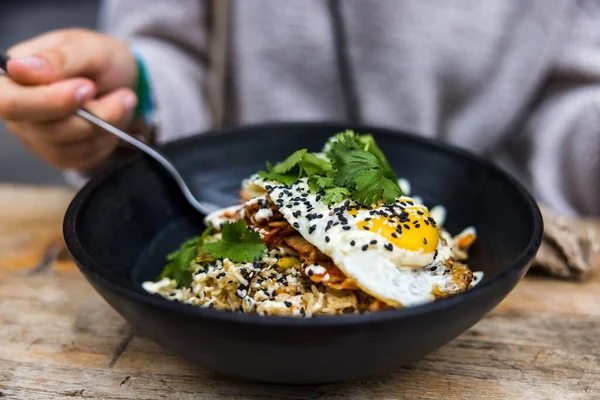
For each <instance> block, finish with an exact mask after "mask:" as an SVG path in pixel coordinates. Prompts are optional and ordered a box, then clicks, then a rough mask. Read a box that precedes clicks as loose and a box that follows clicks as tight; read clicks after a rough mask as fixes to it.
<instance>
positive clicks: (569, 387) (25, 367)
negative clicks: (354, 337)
mask: <svg viewBox="0 0 600 400" xmlns="http://www.w3.org/2000/svg"><path fill="white" fill-rule="evenodd" d="M71 196H72V193H71V192H70V191H68V190H65V189H60V188H51V187H49V188H40V187H16V186H8V185H0V397H4V398H8V399H27V400H34V399H72V398H73V397H75V398H78V397H82V398H89V399H221V398H223V399H238V398H252V399H269V398H273V399H317V398H319V399H363V398H364V399H371V400H372V399H436V400H437V399H477V400H480V399H528V400H530V399H557V400H558V399H560V400H567V399H600V274H597V276H596V278H594V279H593V280H592V281H590V282H587V283H569V282H562V281H557V280H553V279H549V278H543V277H532V276H529V277H527V278H525V279H524V280H523V281H522V282H521V283H520V284H519V285H518V286H517V288H516V289H515V290H514V291H513V293H511V295H510V296H509V297H508V298H507V299H506V300H505V301H504V302H503V303H502V304H501V305H500V306H498V307H497V308H496V309H495V310H494V311H493V312H492V313H491V314H489V315H488V316H487V317H486V318H485V319H483V320H482V321H481V322H479V323H478V324H477V325H475V326H474V327H473V328H472V329H470V330H469V331H467V332H466V333H465V334H463V335H462V336H460V337H459V338H457V339H456V340H454V341H452V342H451V343H449V344H448V345H446V346H444V347H443V348H441V349H440V350H438V351H436V352H434V353H433V354H431V355H429V356H428V357H427V358H425V359H424V360H422V361H419V362H417V363H415V364H413V365H410V366H407V367H404V368H400V369H398V370H397V371H395V372H394V373H392V374H390V375H389V376H384V377H381V378H378V379H372V380H366V381H362V382H350V383H342V384H334V385H325V386H315V387H286V386H278V385H264V384H257V383H253V382H245V381H239V380H236V379H232V378H228V377H223V376H219V375H216V374H214V373H212V372H209V371H206V370H203V369H201V368H198V367H195V366H193V365H190V364H189V363H187V362H186V361H184V360H182V359H181V358H180V357H178V356H175V355H173V354H170V353H168V352H166V351H165V350H163V349H162V348H160V347H159V346H157V345H156V344H154V343H153V342H151V341H149V340H148V339H145V338H144V337H141V336H140V335H138V334H136V333H135V332H134V331H133V330H132V329H131V328H130V327H129V326H128V325H127V324H126V323H125V321H124V320H123V319H122V318H121V317H120V316H119V315H118V314H117V313H116V312H114V311H113V310H112V309H111V308H110V307H109V306H108V305H107V304H106V303H105V302H104V301H103V300H102V299H101V298H100V297H99V296H98V295H97V294H96V292H95V291H94V290H93V289H92V288H91V286H90V285H89V284H88V283H87V282H86V281H85V280H84V279H83V277H82V276H81V274H80V273H79V272H78V270H77V269H76V267H75V266H74V265H73V264H72V263H71V262H70V261H69V260H68V258H61V257H60V254H59V253H60V249H61V242H62V240H61V223H62V217H63V213H64V210H65V208H66V206H67V204H68V202H69V200H70V199H71ZM57 255H58V256H59V257H58V260H56V257H57Z"/></svg>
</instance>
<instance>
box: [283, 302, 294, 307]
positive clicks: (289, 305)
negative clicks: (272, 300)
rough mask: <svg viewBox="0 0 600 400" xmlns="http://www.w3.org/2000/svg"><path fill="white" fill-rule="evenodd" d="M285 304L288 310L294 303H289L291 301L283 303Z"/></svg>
mask: <svg viewBox="0 0 600 400" xmlns="http://www.w3.org/2000/svg"><path fill="white" fill-rule="evenodd" d="M283 304H285V306H286V307H287V308H290V307H291V306H292V303H291V302H289V301H284V302H283Z"/></svg>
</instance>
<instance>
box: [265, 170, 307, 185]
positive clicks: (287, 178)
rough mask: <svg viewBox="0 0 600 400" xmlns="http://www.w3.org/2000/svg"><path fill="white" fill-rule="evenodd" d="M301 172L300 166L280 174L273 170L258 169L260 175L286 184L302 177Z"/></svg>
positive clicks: (291, 183)
mask: <svg viewBox="0 0 600 400" xmlns="http://www.w3.org/2000/svg"><path fill="white" fill-rule="evenodd" d="M301 172H302V171H301V170H300V168H294V169H292V170H291V171H288V172H287V173H285V174H278V173H275V172H272V171H258V176H260V177H261V178H263V179H272V180H274V181H278V182H281V183H284V184H286V185H293V184H294V183H296V182H298V179H300V174H301Z"/></svg>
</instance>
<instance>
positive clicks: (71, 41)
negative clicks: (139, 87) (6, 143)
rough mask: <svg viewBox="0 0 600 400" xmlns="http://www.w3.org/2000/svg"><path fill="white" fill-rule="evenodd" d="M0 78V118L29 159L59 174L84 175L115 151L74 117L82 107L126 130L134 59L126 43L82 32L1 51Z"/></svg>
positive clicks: (114, 142)
mask: <svg viewBox="0 0 600 400" xmlns="http://www.w3.org/2000/svg"><path fill="white" fill-rule="evenodd" d="M8 55H9V56H10V57H11V60H10V61H9V63H8V65H7V69H8V71H7V72H8V74H9V75H10V78H9V77H6V76H1V75H0V118H2V119H4V120H5V121H6V126H7V128H8V129H9V131H11V132H12V133H13V134H14V135H15V136H16V137H17V138H19V139H20V140H21V141H22V142H23V143H24V144H25V145H26V146H27V147H28V148H29V149H30V150H31V151H32V152H33V153H35V154H36V155H37V156H38V157H40V158H41V159H43V160H44V161H46V162H48V163H50V164H52V165H54V166H56V167H59V168H69V169H76V170H80V171H86V170H89V169H91V168H93V167H95V166H97V165H98V164H100V163H101V162H102V161H104V160H105V159H106V158H107V157H108V156H110V154H112V153H113V151H114V150H115V149H116V147H117V146H118V143H119V142H118V139H117V138H116V137H114V136H113V135H111V134H109V133H106V132H104V131H102V130H101V129H99V128H97V127H94V126H92V125H91V124H90V123H88V122H87V121H85V120H83V119H81V118H79V117H77V116H76V115H75V114H74V113H75V111H76V110H77V108H79V107H82V106H84V107H85V108H86V109H88V110H89V111H90V112H92V113H94V114H95V115H97V116H98V117H99V118H102V119H104V120H106V121H108V122H109V123H111V124H113V125H115V126H117V127H119V128H121V129H127V127H128V126H129V124H130V123H131V118H132V116H133V112H134V110H135V107H136V105H137V97H136V95H135V93H134V91H133V90H132V88H133V87H134V86H135V84H136V81H137V65H136V61H135V58H134V56H133V54H132V53H131V51H130V50H129V48H128V46H127V44H126V43H125V42H122V41H119V40H117V39H115V38H112V37H110V36H107V35H104V34H101V33H98V32H94V31H88V30H83V29H69V30H59V31H53V32H49V33H46V34H43V35H41V36H38V37H36V38H34V39H31V40H28V41H25V42H22V43H19V44H17V45H16V46H15V47H13V48H12V49H10V50H9V51H8Z"/></svg>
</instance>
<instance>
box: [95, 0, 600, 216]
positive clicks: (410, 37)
mask: <svg viewBox="0 0 600 400" xmlns="http://www.w3.org/2000/svg"><path fill="white" fill-rule="evenodd" d="M336 4H337V6H336ZM102 27H103V29H104V30H105V31H107V32H109V33H110V34H113V35H116V36H119V37H122V38H126V39H127V40H129V41H130V42H131V44H132V46H133V47H134V48H136V49H137V51H138V52H139V53H140V54H141V56H142V57H143V59H144V60H145V62H146V64H147V66H148V69H149V75H150V78H151V83H152V90H153V93H154V95H155V98H156V103H157V115H158V120H157V124H158V136H157V138H158V140H159V141H161V142H166V141H170V140H173V139H177V138H180V137H182V136H185V135H190V134H193V133H197V132H201V131H204V130H207V129H210V128H211V127H215V126H219V125H223V124H228V125H231V124H245V123H254V122H265V121H282V120H286V121H289V120H292V121H308V120H318V121H322V120H335V121H340V120H341V121H356V122H361V123H366V124H372V125H380V126H387V127H393V128H397V129H402V130H407V131H411V132H415V133H418V134H420V135H423V136H426V137H430V138H437V139H441V140H443V141H446V142H450V143H453V144H455V145H458V146H462V147H464V148H468V149H470V150H472V151H475V152H476V153H479V154H483V155H485V156H486V157H489V158H492V159H494V160H496V161H497V162H498V163H500V164H501V165H503V166H504V167H505V168H506V169H508V170H509V171H510V172H511V173H513V174H514V175H515V176H516V177H517V178H518V179H520V180H521V181H523V182H524V183H525V184H526V185H527V186H528V187H529V188H530V189H531V191H532V192H533V194H534V195H535V196H536V197H537V199H538V200H539V201H540V202H541V203H544V204H546V205H548V206H550V207H551V208H553V209H555V210H557V211H559V212H561V213H564V214H567V215H577V214H588V215H589V214H595V215H600V1H599V0H527V1H524V0H485V1H481V0H444V1H441V0H377V1H373V0H343V1H339V2H336V1H335V0H334V1H332V2H329V1H326V0H286V1H280V0H228V1H226V0H216V1H214V0H213V1H202V0H147V1H142V0H108V1H106V2H105V4H104V8H103V18H102Z"/></svg>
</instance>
